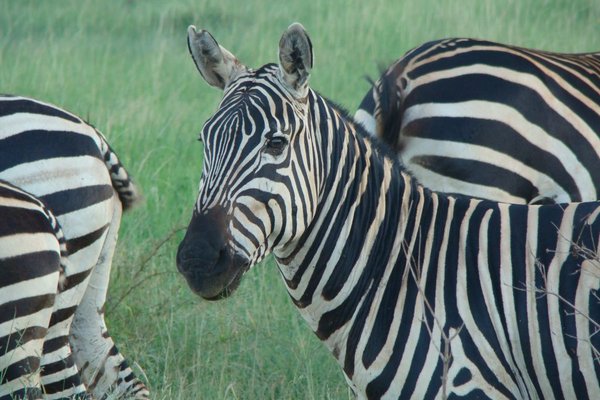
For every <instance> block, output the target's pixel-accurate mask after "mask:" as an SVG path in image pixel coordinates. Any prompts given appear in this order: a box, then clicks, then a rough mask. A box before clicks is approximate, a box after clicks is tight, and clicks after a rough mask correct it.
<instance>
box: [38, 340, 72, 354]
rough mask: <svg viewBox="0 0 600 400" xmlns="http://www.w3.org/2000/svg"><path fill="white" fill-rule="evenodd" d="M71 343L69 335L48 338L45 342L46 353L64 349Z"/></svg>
mask: <svg viewBox="0 0 600 400" xmlns="http://www.w3.org/2000/svg"><path fill="white" fill-rule="evenodd" d="M68 345H69V337H68V336H59V337H55V338H52V339H48V340H46V341H45V342H44V353H45V354H48V353H53V352H55V351H56V350H58V349H62V348H63V347H66V346H68Z"/></svg>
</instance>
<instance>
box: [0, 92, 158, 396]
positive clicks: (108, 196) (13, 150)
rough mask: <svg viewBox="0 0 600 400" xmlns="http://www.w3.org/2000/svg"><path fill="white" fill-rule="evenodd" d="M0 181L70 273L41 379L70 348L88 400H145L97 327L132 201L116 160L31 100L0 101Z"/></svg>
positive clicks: (95, 137) (90, 130)
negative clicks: (55, 241)
mask: <svg viewBox="0 0 600 400" xmlns="http://www.w3.org/2000/svg"><path fill="white" fill-rule="evenodd" d="M0 179H4V180H6V181H8V182H10V183H12V184H14V185H17V186H19V187H20V188H22V189H24V190H26V191H28V192H29V193H32V194H34V195H35V196H36V197H38V198H40V199H41V200H42V201H43V202H44V203H45V204H46V205H47V207H48V208H49V209H50V210H51V211H52V213H53V214H54V215H55V216H56V218H57V219H58V222H59V223H60V225H61V226H62V229H63V231H64V234H65V238H66V245H67V249H68V259H69V267H70V268H69V270H68V271H67V272H66V278H67V283H66V285H65V287H64V290H63V291H62V292H61V293H60V294H59V295H58V296H57V298H56V304H57V308H58V310H57V311H56V321H55V323H56V324H57V325H60V326H62V327H63V328H64V329H63V336H61V337H56V338H55V339H54V340H53V342H52V346H53V350H54V353H53V355H52V356H51V357H49V358H48V359H49V360H52V361H51V362H52V366H46V365H44V363H43V362H42V374H44V373H45V372H44V371H46V370H53V369H54V367H55V366H56V365H58V364H57V363H58V361H59V360H61V359H62V358H63V357H66V356H67V355H68V353H69V352H68V351H67V349H68V348H69V345H70V347H71V348H72V350H73V358H74V359H75V364H76V368H78V369H79V372H80V374H81V378H82V379H83V381H84V383H85V384H86V387H87V389H88V390H89V391H90V393H91V394H93V395H94V396H96V397H99V398H100V397H102V396H104V395H106V394H107V393H114V394H116V395H119V394H121V395H124V394H127V395H128V396H129V395H133V396H136V397H137V398H141V399H144V398H147V396H148V391H147V389H146V388H145V386H144V385H143V383H141V382H140V381H139V380H138V379H137V378H136V377H135V376H134V374H133V372H132V371H131V369H130V368H129V366H128V365H127V362H126V360H125V359H124V358H123V356H122V355H121V354H120V353H119V351H118V350H117V348H116V347H115V345H114V342H113V340H112V338H111V337H110V335H109V333H108V330H107V328H106V324H105V322H104V314H103V313H104V303H105V300H106V292H107V289H108V281H109V274H110V267H111V261H112V257H113V253H114V249H115V244H116V239H117V233H118V228H119V225H120V219H121V212H122V209H127V208H129V207H130V206H131V205H132V204H133V203H134V202H135V201H136V198H137V197H138V194H137V192H136V188H135V186H134V185H133V183H132V182H131V180H130V179H129V175H128V173H127V171H126V170H125V169H124V168H123V166H122V165H121V164H120V161H119V159H118V157H117V156H116V154H115V153H114V152H113V151H112V149H111V148H110V146H109V145H108V143H107V142H106V140H105V138H104V137H103V136H102V134H101V133H100V132H98V131H97V130H96V129H95V128H94V127H92V126H91V125H89V124H87V123H86V122H85V121H83V120H82V119H80V118H79V117H77V116H75V115H73V114H70V113H68V112H66V111H64V110H61V109H59V108H57V107H55V106H53V105H50V104H46V103H43V102H40V101H37V100H33V99H29V98H24V97H18V96H2V97H0ZM69 330H70V335H69ZM63 361H64V365H68V363H67V361H66V360H63Z"/></svg>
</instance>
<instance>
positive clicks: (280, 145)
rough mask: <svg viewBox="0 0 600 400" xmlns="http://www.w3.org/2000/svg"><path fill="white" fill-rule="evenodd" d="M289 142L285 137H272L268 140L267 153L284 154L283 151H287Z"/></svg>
mask: <svg viewBox="0 0 600 400" xmlns="http://www.w3.org/2000/svg"><path fill="white" fill-rule="evenodd" d="M287 144H288V141H287V139H286V138H284V137H283V136H276V137H272V138H270V139H268V140H267V145H266V147H267V151H268V152H269V153H271V154H273V155H279V154H281V153H282V152H283V149H285V146H287Z"/></svg>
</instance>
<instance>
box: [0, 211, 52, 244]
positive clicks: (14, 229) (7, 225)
mask: <svg viewBox="0 0 600 400" xmlns="http://www.w3.org/2000/svg"><path fill="white" fill-rule="evenodd" d="M0 218H1V219H0V221H2V223H1V224H0V237H1V236H10V235H14V234H19V233H38V232H46V233H51V234H53V235H54V229H53V228H52V225H51V224H50V222H49V220H48V217H47V215H45V214H43V213H42V212H41V211H40V210H39V209H38V210H30V209H27V208H20V207H4V206H1V205H0Z"/></svg>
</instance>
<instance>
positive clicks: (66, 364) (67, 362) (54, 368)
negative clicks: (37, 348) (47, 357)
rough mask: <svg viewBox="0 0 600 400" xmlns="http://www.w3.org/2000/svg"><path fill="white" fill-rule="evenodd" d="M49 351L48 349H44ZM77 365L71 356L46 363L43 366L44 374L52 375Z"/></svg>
mask: <svg viewBox="0 0 600 400" xmlns="http://www.w3.org/2000/svg"><path fill="white" fill-rule="evenodd" d="M44 352H45V353H47V352H46V351H44ZM73 365H75V362H74V361H73V357H71V356H69V357H67V358H66V359H64V360H58V361H55V362H53V363H50V364H46V365H43V366H42V375H52V374H56V373H57V372H60V371H63V370H65V369H68V368H71V367H72V366H73Z"/></svg>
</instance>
